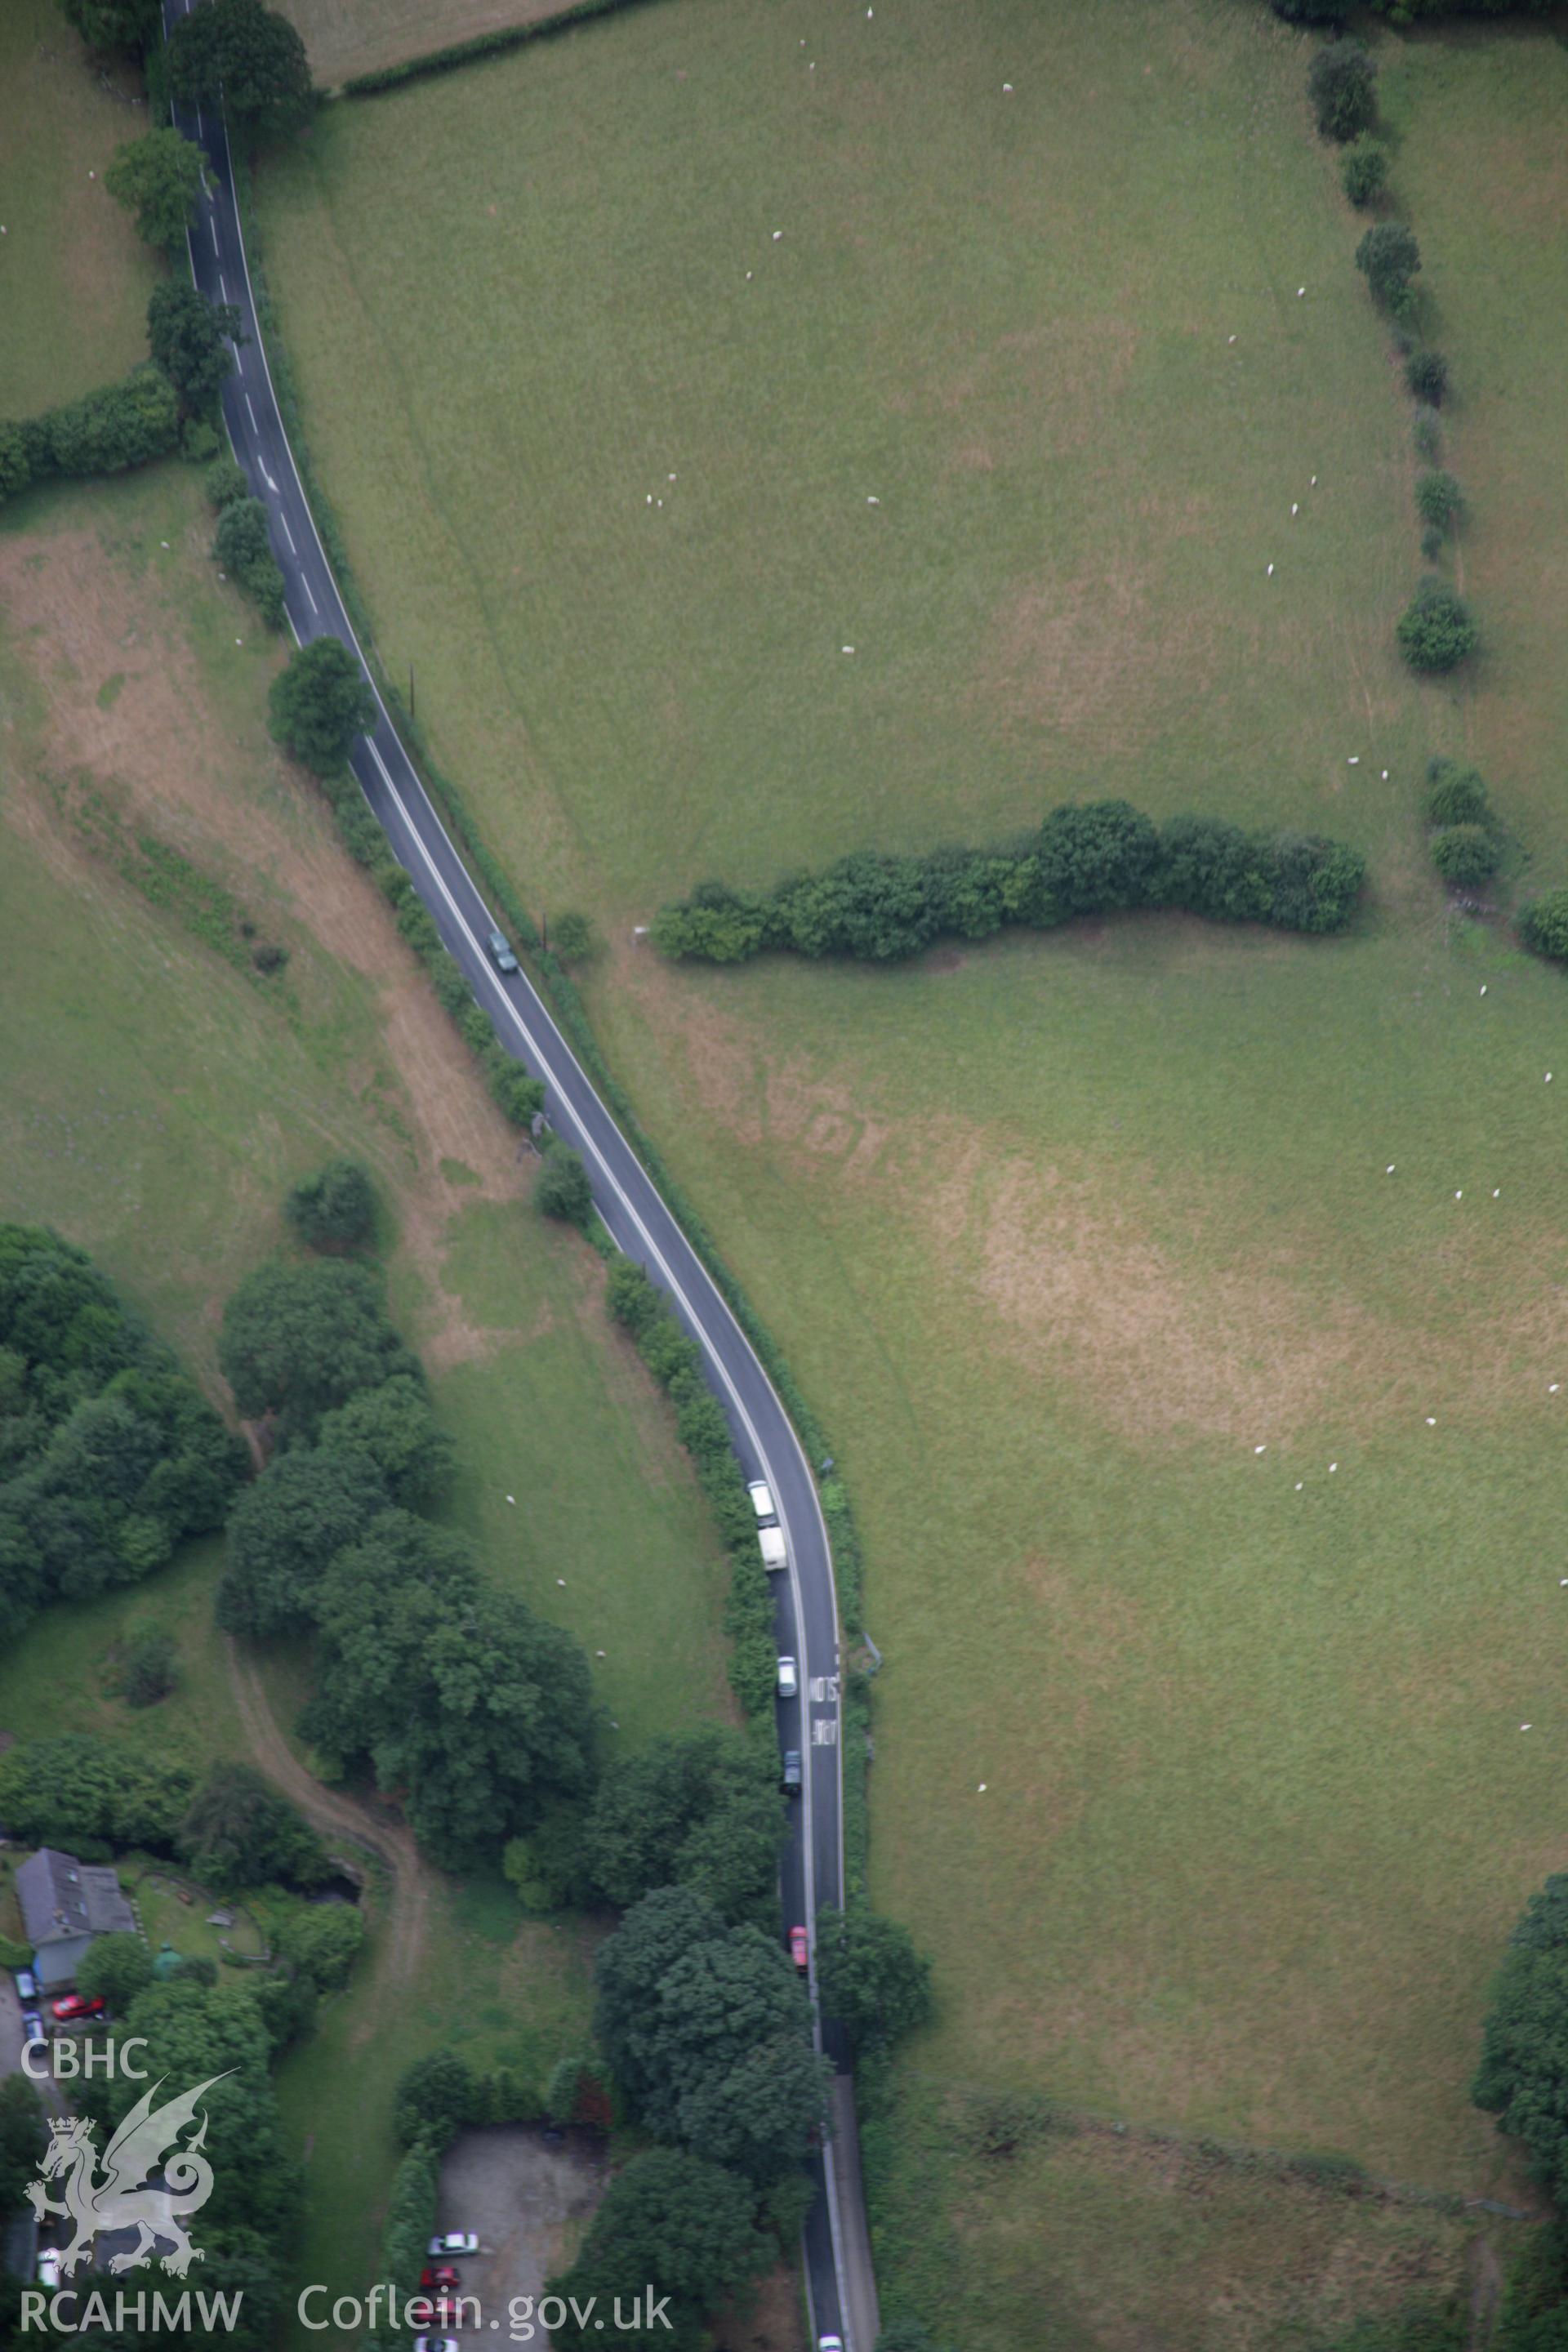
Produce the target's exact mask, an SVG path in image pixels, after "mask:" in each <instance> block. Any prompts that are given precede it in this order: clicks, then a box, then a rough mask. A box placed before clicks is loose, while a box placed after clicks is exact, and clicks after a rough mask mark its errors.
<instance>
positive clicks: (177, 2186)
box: [27, 2068, 233, 2278]
mask: <svg viewBox="0 0 1568 2352" xmlns="http://www.w3.org/2000/svg"><path fill="white" fill-rule="evenodd" d="M232 2071H233V2070H232V2068H231V2069H230V2070H229V2072H231V2073H232ZM225 2079H226V2077H225V2076H224V2075H223V2074H213V2075H210V2076H209V2077H208V2079H207V2080H206V2081H205V2083H198V2084H197V2085H196V2087H195V2090H194V2091H186V2092H184V2094H183V2095H181V2096H180V2097H179V2098H177V2099H168V2100H165V2102H164V2104H163V2105H162V2106H161V2107H154V2106H153V2098H154V2097H155V2095H156V2094H157V2093H158V2092H159V2091H160V2090H161V2089H162V2088H163V2077H162V2076H160V2078H159V2080H158V2081H157V2082H156V2083H154V2084H153V2086H152V2089H151V2090H147V2091H143V2092H142V2096H141V2097H140V2098H139V2099H138V2100H137V2102H136V2105H134V2106H133V2107H132V2110H131V2112H130V2114H129V2115H128V2116H126V2117H125V2119H124V2121H123V2122H122V2123H121V2126H120V2127H119V2129H118V2130H117V2131H116V2132H115V2135H114V2137H113V2138H112V2139H111V2140H110V2143H109V2146H108V2147H106V2148H105V2149H104V2151H103V2172H102V2176H101V2178H100V2175H99V2169H98V2164H99V2158H98V2150H97V2148H96V2147H94V2146H93V2144H92V2139H91V2137H90V2129H91V2127H90V2126H89V2124H88V2122H87V2120H86V2118H85V2117H84V2116H55V2118H54V2123H53V2128H52V2130H51V2132H50V2135H49V2144H48V2147H47V2148H46V2149H45V2151H44V2159H43V2163H42V2165H41V2166H40V2167H39V2171H40V2174H41V2178H40V2179H37V2180H34V2181H30V2182H29V2183H28V2186H27V2196H28V2199H29V2200H30V2201H31V2204H32V2208H33V2210H34V2212H35V2213H36V2214H37V2217H38V2219H39V2221H43V2219H44V2218H45V2216H46V2215H47V2214H50V2213H58V2215H59V2217H60V2219H61V2220H62V2221H71V2222H74V2223H75V2225H76V2226H75V2231H74V2233H73V2235H72V2237H71V2239H70V2242H69V2243H68V2244H67V2245H63V2246H62V2247H61V2248H60V2270H61V2273H62V2274H63V2275H65V2276H69V2274H70V2273H71V2272H72V2271H74V2270H76V2269H77V2267H78V2266H79V2264H80V2263H85V2262H86V2261H88V2259H89V2256H90V2255H91V2252H92V2244H93V2240H94V2239H95V2238H96V2237H98V2236H100V2235H101V2234H102V2233H104V2232H106V2231H119V2230H134V2231H135V2232H136V2243H135V2244H134V2245H133V2246H132V2247H131V2248H130V2250H129V2251H128V2252H124V2253H118V2254H114V2255H111V2256H110V2263H109V2267H110V2271H129V2270H134V2269H136V2268H137V2267H138V2265H139V2264H141V2263H148V2262H151V2261H152V2260H153V2257H154V2255H158V2258H159V2260H160V2261H161V2262H162V2263H163V2268H164V2270H166V2271H173V2272H174V2275H175V2276H176V2277H177V2278H183V2277H184V2274H185V2273H186V2271H187V2270H189V2268H190V2266H191V2264H192V2263H199V2262H202V2261H204V2260H205V2256H204V2255H203V2253H202V2251H201V2249H200V2247H199V2246H193V2245H192V2243H191V2240H190V2232H189V2231H187V2230H186V2228H185V2217H186V2216H187V2215H188V2214H192V2213H199V2212H200V2210H201V2209H202V2207H203V2206H204V2205H205V2203H206V2201H207V2199H208V2198H209V2197H210V2196H211V2195H212V2188H213V2168H212V2167H211V2165H210V2164H209V2163H208V2162H207V2160H206V2158H205V2156H203V2155H202V2153H201V2149H202V2146H203V2143H204V2142H205V2138H206V2136H207V2118H206V2116H205V2113H203V2114H202V2115H201V2128H200V2130H199V2131H198V2132H197V2133H196V2135H195V2137H194V2138H193V2139H191V2140H188V2141H187V2142H186V2144H185V2145H184V2147H179V2146H178V2145H177V2142H178V2139H179V2135H180V2134H181V2132H183V2131H184V2128H185V2126H186V2125H187V2124H192V2123H195V2120H196V2117H197V2114H198V2111H199V2103H200V2101H201V2099H202V2098H203V2096H204V2095H205V2093H206V2092H208V2091H210V2090H211V2089H212V2086H213V2084H215V2083H221V2082H223V2081H224V2080H225ZM154 2172H156V2173H158V2174H159V2175H160V2176H161V2179H162V2184H163V2185H162V2186H161V2187H159V2188H156V2189H154V2188H151V2187H149V2186H147V2185H145V2184H146V2183H147V2182H148V2180H149V2179H150V2176H151V2175H152V2174H153V2173H154ZM62 2176H63V2178H64V2182H65V2196H64V2200H63V2202H62V2201H60V2200H57V2199H55V2198H53V2197H51V2196H50V2195H49V2193H48V2189H47V2187H46V2185H45V2184H46V2183H47V2182H48V2181H50V2180H56V2179H60V2178H61V2177H62ZM165 2245H166V2246H167V2247H168V2248H169V2250H170V2251H169V2252H167V2253H163V2254H159V2248H160V2247H162V2246H165Z"/></svg>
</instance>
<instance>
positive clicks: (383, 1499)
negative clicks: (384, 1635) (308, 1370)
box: [217, 1391, 388, 1638]
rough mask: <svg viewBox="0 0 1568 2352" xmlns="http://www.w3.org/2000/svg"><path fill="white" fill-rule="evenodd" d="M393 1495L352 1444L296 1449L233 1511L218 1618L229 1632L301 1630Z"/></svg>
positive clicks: (273, 1464) (272, 1467)
mask: <svg viewBox="0 0 1568 2352" xmlns="http://www.w3.org/2000/svg"><path fill="white" fill-rule="evenodd" d="M372 1393H373V1394H374V1393H375V1392H374V1391H372ZM328 1418H329V1419H331V1416H330V1415H329V1416H328ZM387 1500H388V1496H387V1492H386V1486H385V1481H384V1479H383V1477H382V1476H381V1474H380V1472H379V1471H378V1470H377V1468H376V1466H375V1465H374V1462H372V1461H371V1460H370V1459H369V1458H368V1456H367V1455H365V1454H359V1453H355V1452H353V1451H352V1450H350V1449H349V1448H348V1447H346V1446H334V1447H332V1448H331V1450H330V1451H318V1450H317V1449H316V1448H315V1447H313V1446H309V1445H295V1446H290V1447H289V1451H288V1453H286V1454H279V1456H278V1458H277V1459H276V1460H275V1461H273V1462H271V1463H269V1464H268V1467H267V1468H266V1469H265V1470H264V1471H263V1472H262V1474H261V1475H260V1477H259V1478H258V1479H257V1481H256V1483H255V1484H254V1486H248V1487H247V1489H246V1491H245V1492H244V1494H242V1495H241V1496H240V1497H239V1500H238V1501H237V1503H236V1505H235V1507H234V1510H233V1512H232V1513H231V1515H230V1517H229V1522H228V1559H227V1564H226V1568H225V1570H224V1577H223V1581H222V1583H221V1584H220V1585H219V1586H218V1591H217V1621H218V1623H219V1624H220V1625H221V1626H222V1627H223V1628H224V1630H225V1631H226V1633H249V1634H252V1635H256V1636H259V1637H262V1638H265V1637H267V1636H268V1635H270V1634H274V1633H300V1632H302V1631H303V1630H304V1629H305V1628H306V1627H307V1626H308V1625H309V1624H310V1622H312V1621H313V1619H314V1616H315V1610H316V1596H317V1593H318V1591H319V1590H320V1587H321V1579H322V1578H323V1577H324V1576H325V1574H326V1572H327V1570H328V1569H329V1568H330V1567H331V1563H332V1560H333V1559H335V1558H336V1556H337V1554H338V1553H339V1552H340V1551H342V1550H343V1549H345V1548H346V1547H347V1546H348V1545H349V1544H351V1543H353V1542H354V1541H355V1540H356V1539H357V1538H359V1536H361V1535H362V1534H363V1531H364V1529H365V1528H366V1527H367V1526H368V1525H369V1523H370V1521H371V1520H372V1519H373V1518H374V1517H375V1516H376V1514H377V1513H378V1512H379V1511H381V1510H384V1508H385V1507H386V1503H387Z"/></svg>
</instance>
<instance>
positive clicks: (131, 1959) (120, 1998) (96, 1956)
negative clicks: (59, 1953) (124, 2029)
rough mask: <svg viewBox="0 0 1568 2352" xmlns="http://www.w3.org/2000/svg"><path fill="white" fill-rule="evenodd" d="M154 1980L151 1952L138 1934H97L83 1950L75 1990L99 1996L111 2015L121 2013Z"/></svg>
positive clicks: (120, 2014) (91, 1997) (90, 1996)
mask: <svg viewBox="0 0 1568 2352" xmlns="http://www.w3.org/2000/svg"><path fill="white" fill-rule="evenodd" d="M152 1981H153V1955H152V1953H151V1952H150V1951H149V1950H148V1948H147V1946H146V1944H145V1943H144V1942H143V1941H142V1937H140V1936H133V1935H132V1934H130V1933H129V1932H127V1933H125V1934H123V1935H113V1936H98V1937H94V1939H93V1941H92V1942H91V1943H90V1944H89V1946H88V1948H87V1950H86V1951H85V1952H84V1953H83V1954H82V1958H81V1966H80V1967H79V1969H78V1970H77V1972H76V1987H77V1990H78V1992H83V1993H85V1994H86V1995H87V1997H88V1999H89V2000H101V2001H102V2002H104V2004H105V2005H106V2007H107V2008H108V2010H109V2013H110V2016H111V2017H121V2016H123V2015H124V2013H125V2011H127V2010H128V2009H129V2008H130V2006H131V2004H132V2001H133V2000H135V1998H136V1996H137V1994H138V1993H139V1992H145V1990H146V1989H147V1987H148V1986H149V1985H150V1984H151V1983H152Z"/></svg>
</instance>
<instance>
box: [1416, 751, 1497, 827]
mask: <svg viewBox="0 0 1568 2352" xmlns="http://www.w3.org/2000/svg"><path fill="white" fill-rule="evenodd" d="M1491 821H1492V809H1491V803H1490V801H1489V799H1488V798H1487V788H1486V785H1485V783H1484V782H1482V779H1481V772H1480V770H1479V768H1465V767H1461V766H1460V764H1459V762H1458V760H1443V759H1437V760H1433V761H1429V762H1428V763H1427V768H1426V822H1427V824H1490V823H1491Z"/></svg>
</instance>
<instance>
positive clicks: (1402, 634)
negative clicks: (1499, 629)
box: [1394, 580, 1480, 671]
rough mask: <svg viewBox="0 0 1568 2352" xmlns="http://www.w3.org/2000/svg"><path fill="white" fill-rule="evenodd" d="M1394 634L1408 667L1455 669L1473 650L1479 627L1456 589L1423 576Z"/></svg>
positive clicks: (1477, 638)
mask: <svg viewBox="0 0 1568 2352" xmlns="http://www.w3.org/2000/svg"><path fill="white" fill-rule="evenodd" d="M1479 636H1480V631H1479V629H1478V628H1477V626H1476V623H1475V618H1474V615H1473V614H1472V613H1471V611H1470V608H1469V606H1468V604H1466V602H1465V600H1464V598H1463V597H1462V596H1461V595H1460V594H1459V593H1458V590H1456V589H1453V588H1450V587H1449V586H1448V585H1447V583H1446V582H1444V581H1441V580H1424V581H1423V582H1422V583H1421V585H1420V587H1419V588H1417V590H1416V591H1415V595H1414V596H1413V597H1412V598H1411V600H1410V603H1409V604H1407V605H1406V607H1405V612H1404V614H1402V616H1401V618H1400V621H1399V625H1398V627H1397V628H1396V629H1395V630H1394V637H1395V640H1396V642H1397V644H1398V646H1399V650H1400V652H1401V653H1402V654H1403V655H1404V656H1405V660H1406V661H1407V662H1408V663H1409V665H1410V667H1411V668H1412V669H1419V670H1429V671H1443V670H1450V669H1457V668H1458V666H1459V664H1460V662H1462V661H1464V660H1466V659H1468V656H1470V655H1471V654H1473V653H1474V652H1475V649H1476V645H1477V642H1478V640H1479Z"/></svg>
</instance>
